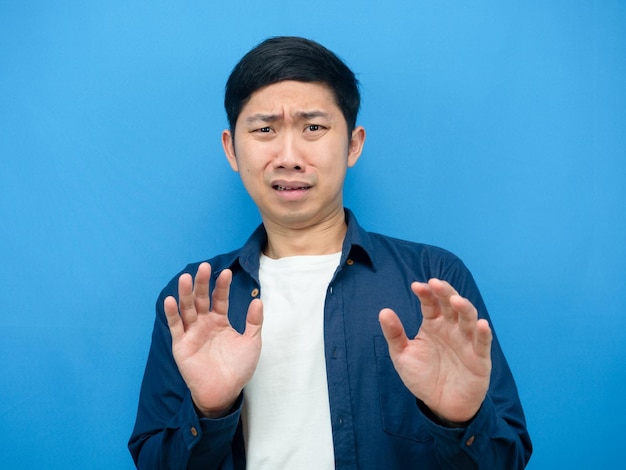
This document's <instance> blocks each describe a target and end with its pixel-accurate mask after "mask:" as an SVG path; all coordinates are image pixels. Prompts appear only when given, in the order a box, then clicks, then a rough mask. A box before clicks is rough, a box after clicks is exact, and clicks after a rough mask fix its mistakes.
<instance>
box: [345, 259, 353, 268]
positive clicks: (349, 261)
mask: <svg viewBox="0 0 626 470" xmlns="http://www.w3.org/2000/svg"><path fill="white" fill-rule="evenodd" d="M346 264H347V265H348V266H352V265H353V264H354V261H352V260H351V259H350V258H348V259H347V260H346Z"/></svg>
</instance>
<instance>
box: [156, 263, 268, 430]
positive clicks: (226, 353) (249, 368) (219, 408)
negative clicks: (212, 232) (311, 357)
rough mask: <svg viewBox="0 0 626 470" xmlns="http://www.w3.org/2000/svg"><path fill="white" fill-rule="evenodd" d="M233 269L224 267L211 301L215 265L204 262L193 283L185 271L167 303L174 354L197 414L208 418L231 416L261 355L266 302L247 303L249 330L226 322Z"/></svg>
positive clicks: (166, 310)
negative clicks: (210, 293)
mask: <svg viewBox="0 0 626 470" xmlns="http://www.w3.org/2000/svg"><path fill="white" fill-rule="evenodd" d="M232 276H233V275H232V272H231V271H230V270H228V269H226V270H224V271H222V272H221V273H220V275H219V277H218V278H217V280H216V282H215V288H214V290H213V297H212V299H209V280H210V279H211V266H210V265H209V264H208V263H202V264H200V266H199V267H198V272H197V273H196V277H195V281H192V278H191V275H189V274H183V275H182V276H180V278H179V280H178V297H179V304H178V305H177V303H176V299H175V298H174V297H172V296H169V297H167V298H166V299H165V301H164V307H165V316H166V317H167V323H168V325H169V329H170V333H171V334H172V353H173V354H174V359H175V360H176V365H177V366H178V370H179V371H180V373H181V375H182V377H183V379H184V380H185V383H186V384H187V386H188V387H189V390H190V391H191V397H192V399H193V402H194V405H195V406H196V408H197V410H198V411H199V413H200V414H201V415H202V416H204V417H207V418H219V417H222V416H225V415H226V414H228V412H229V411H230V409H231V408H232V406H233V404H234V403H235V401H236V400H237V397H238V396H239V394H240V393H241V391H242V390H243V387H244V386H245V385H246V383H248V381H249V380H250V379H251V378H252V374H254V370H255V369H256V366H257V362H258V361H259V355H260V354H261V325H262V323H263V304H262V303H261V300H260V299H254V300H253V301H252V302H251V303H250V306H249V307H248V316H247V318H246V329H245V331H244V333H243V334H239V333H238V332H237V331H236V330H235V329H234V328H233V327H232V326H231V324H230V321H229V320H228V294H229V291H230V283H231V280H232Z"/></svg>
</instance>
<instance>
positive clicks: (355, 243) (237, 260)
mask: <svg viewBox="0 0 626 470" xmlns="http://www.w3.org/2000/svg"><path fill="white" fill-rule="evenodd" d="M345 214H346V223H347V225H348V231H347V232H346V237H345V239H344V241H343V247H342V250H341V262H340V265H343V264H344V263H345V262H346V261H347V260H348V258H349V259H352V260H353V261H355V262H360V263H364V264H367V265H369V266H371V268H372V269H373V270H374V271H375V270H376V265H375V262H374V259H375V256H374V245H373V243H372V236H371V234H369V233H368V232H367V231H365V229H363V228H362V227H361V226H360V225H359V223H358V222H357V220H356V217H355V216H354V214H353V213H352V211H351V210H350V209H345ZM266 243H267V232H266V231H265V227H264V226H263V224H261V225H259V226H258V227H257V228H256V229H255V230H254V232H252V235H250V238H248V241H246V243H245V244H244V245H243V247H242V248H241V250H239V251H238V252H234V253H233V255H232V259H231V260H230V261H229V262H228V263H227V265H228V266H229V267H230V269H232V270H235V269H237V265H239V266H241V267H242V268H243V269H244V270H245V271H247V272H248V273H250V274H252V275H253V277H255V278H256V277H257V274H258V272H259V257H260V253H261V250H262V249H263V247H264V246H265V244H266Z"/></svg>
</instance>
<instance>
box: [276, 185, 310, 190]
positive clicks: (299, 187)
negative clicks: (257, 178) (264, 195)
mask: <svg viewBox="0 0 626 470" xmlns="http://www.w3.org/2000/svg"><path fill="white" fill-rule="evenodd" d="M273 187H274V189H275V190H277V191H301V190H304V189H310V188H311V186H281V185H280V184H276V185H274V186H273Z"/></svg>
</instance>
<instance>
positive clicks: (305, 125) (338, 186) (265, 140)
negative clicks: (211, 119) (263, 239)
mask: <svg viewBox="0 0 626 470" xmlns="http://www.w3.org/2000/svg"><path fill="white" fill-rule="evenodd" d="M364 140H365V130H364V129H363V128H362V127H356V128H355V129H354V130H353V131H352V133H351V134H350V135H349V134H348V126H347V123H346V120H345V118H344V116H343V114H342V112H341V109H340V108H339V107H338V106H337V104H336V103H335V99H334V96H333V93H332V91H331V90H330V89H329V88H328V87H326V86H325V85H323V84H320V83H304V82H296V81H283V82H278V83H275V84H272V85H268V86H266V87H264V88H261V89H259V90H257V91H256V92H255V93H253V94H252V95H251V97H250V100H249V101H248V102H247V103H246V105H245V106H244V107H243V109H242V110H241V113H240V114H239V117H238V119H237V123H236V127H235V135H234V138H233V136H232V135H231V133H230V131H228V130H226V131H224V132H223V134H222V144H223V146H224V151H225V153H226V157H227V158H228V161H229V163H230V165H231V167H232V168H233V170H235V171H237V172H239V174H240V177H241V180H242V182H243V184H244V186H245V188H246V190H247V191H248V193H249V194H250V196H251V197H252V199H253V200H254V202H255V204H256V205H257V207H258V208H259V211H260V213H261V217H262V218H263V221H264V223H265V224H266V225H267V224H276V225H278V226H283V227H286V228H294V229H299V228H306V227H308V226H311V225H315V224H318V223H322V222H323V221H324V220H326V219H328V218H329V217H333V216H336V215H337V213H338V212H341V211H342V210H343V184H344V180H345V176H346V171H347V168H349V167H352V166H353V165H354V164H355V163H356V161H357V160H358V158H359V156H360V155H361V150H362V148H363V142H364Z"/></svg>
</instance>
